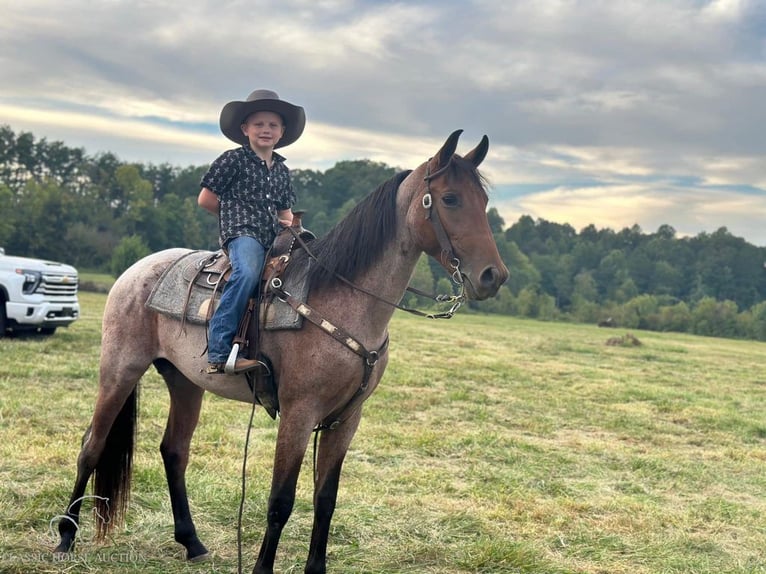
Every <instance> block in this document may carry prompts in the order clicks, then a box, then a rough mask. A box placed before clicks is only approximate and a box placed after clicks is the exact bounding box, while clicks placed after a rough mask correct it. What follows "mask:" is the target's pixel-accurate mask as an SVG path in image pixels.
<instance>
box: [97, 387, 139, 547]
mask: <svg viewBox="0 0 766 574" xmlns="http://www.w3.org/2000/svg"><path fill="white" fill-rule="evenodd" d="M137 419H138V385H136V387H135V388H134V389H133V392H132V393H130V396H129V397H128V398H127V400H126V401H125V404H124V405H123V406H122V409H120V412H119V414H118V415H117V418H116V419H115V421H114V424H113V425H112V428H111V430H110V431H109V435H108V436H107V438H106V444H105V445H104V450H103V451H102V453H101V457H100V458H99V460H98V463H97V464H96V469H95V472H94V475H93V494H94V495H95V498H94V501H93V510H94V512H95V513H96V517H95V518H96V519H95V522H96V525H97V526H96V539H97V540H103V539H104V538H105V537H106V536H107V535H108V534H109V533H110V532H111V531H112V529H114V528H115V527H116V526H120V525H121V524H122V521H123V518H124V516H125V510H126V509H127V506H128V500H129V499H130V482H131V478H132V474H133V450H134V446H135V437H136V421H137Z"/></svg>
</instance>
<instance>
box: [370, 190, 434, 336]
mask: <svg viewBox="0 0 766 574" xmlns="http://www.w3.org/2000/svg"><path fill="white" fill-rule="evenodd" d="M411 193H412V192H411V191H408V190H407V189H405V188H404V187H402V188H401V189H400V191H399V193H398V195H397V206H398V210H397V233H396V235H395V237H394V239H393V240H392V242H391V245H390V246H388V248H387V249H386V250H385V252H384V254H383V257H382V258H381V259H380V261H378V262H377V263H376V264H375V265H373V266H371V267H370V268H369V269H367V270H366V271H365V272H364V273H362V274H360V275H359V276H358V277H357V280H356V281H355V283H356V284H357V285H358V286H359V287H361V288H363V289H364V290H366V291H368V292H370V293H374V294H375V295H376V296H377V297H379V298H380V299H384V300H385V301H387V302H388V303H382V302H381V301H380V300H378V299H376V298H375V297H370V296H369V295H364V298H365V301H366V305H369V307H370V309H369V313H370V315H371V316H374V317H379V320H380V321H384V322H385V323H386V324H387V323H388V321H389V320H390V318H391V315H393V312H394V307H393V306H392V305H391V304H390V303H398V302H399V301H400V300H401V298H402V296H403V295H404V293H405V290H406V289H407V285H409V282H410V278H411V277H412V274H413V272H414V270H415V266H416V265H417V262H418V259H419V258H420V254H421V251H420V249H419V248H418V247H417V246H416V245H415V242H414V239H413V237H412V234H411V230H410V228H409V226H408V225H407V223H406V222H407V215H408V214H407V212H408V209H409V205H410V196H411Z"/></svg>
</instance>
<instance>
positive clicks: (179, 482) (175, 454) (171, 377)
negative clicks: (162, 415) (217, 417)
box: [154, 359, 208, 561]
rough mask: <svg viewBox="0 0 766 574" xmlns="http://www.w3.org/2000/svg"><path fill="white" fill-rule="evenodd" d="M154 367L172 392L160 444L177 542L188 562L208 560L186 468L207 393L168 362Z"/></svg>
mask: <svg viewBox="0 0 766 574" xmlns="http://www.w3.org/2000/svg"><path fill="white" fill-rule="evenodd" d="M154 366H155V367H156V368H157V371H159V373H160V374H161V375H162V377H163V378H164V379H165V382H166V383H167V386H168V391H169V392H170V413H169V414H168V423H167V426H166V427H165V434H164V436H163V437H162V442H161V444H160V453H161V454H162V462H163V464H164V465H165V476H166V477H167V480H168V490H169V491H170V505H171V507H172V508H173V527H174V537H175V540H176V542H178V543H179V544H182V545H183V546H184V547H185V548H186V558H187V559H188V560H192V561H198V560H204V559H205V558H207V557H208V550H207V548H205V546H204V544H202V542H200V540H199V538H198V537H197V529H196V528H195V527H194V522H193V521H192V517H191V511H190V510H189V498H188V496H187V493H186V466H187V464H188V463H189V445H190V444H191V439H192V436H193V435H194V429H195V428H196V427H197V422H198V421H199V413H200V409H201V407H202V396H203V395H204V393H205V391H204V389H202V388H201V387H198V386H197V385H195V384H194V383H192V382H191V381H190V380H189V379H187V378H186V377H185V376H184V375H183V374H181V372H180V371H179V370H178V369H176V367H175V366H174V365H173V364H171V363H170V362H168V361H166V360H164V359H158V360H157V361H155V362H154Z"/></svg>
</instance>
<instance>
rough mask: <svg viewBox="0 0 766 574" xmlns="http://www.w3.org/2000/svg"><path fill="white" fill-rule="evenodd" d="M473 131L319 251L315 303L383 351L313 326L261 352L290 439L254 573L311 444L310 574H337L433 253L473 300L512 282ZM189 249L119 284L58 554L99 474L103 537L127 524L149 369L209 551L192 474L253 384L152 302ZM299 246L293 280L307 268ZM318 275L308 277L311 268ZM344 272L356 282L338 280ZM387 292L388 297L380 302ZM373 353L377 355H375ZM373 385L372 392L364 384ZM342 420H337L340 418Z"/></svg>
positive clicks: (312, 280) (269, 554) (193, 536)
mask: <svg viewBox="0 0 766 574" xmlns="http://www.w3.org/2000/svg"><path fill="white" fill-rule="evenodd" d="M460 133H461V130H459V131H456V132H454V133H453V134H452V135H451V136H450V137H449V138H448V139H447V141H446V142H445V143H444V145H443V146H442V148H441V149H440V150H439V151H438V152H437V154H436V155H435V156H433V157H432V158H431V159H429V160H428V161H427V162H425V163H423V164H422V165H420V166H419V167H418V168H417V169H415V170H414V171H412V172H402V173H401V174H399V175H398V176H396V177H395V178H392V180H391V181H389V182H387V183H386V184H383V185H381V186H380V188H378V189H377V190H376V191H374V192H373V193H371V194H370V195H368V196H367V197H366V198H365V199H364V200H362V201H361V202H360V203H359V204H357V206H356V207H355V208H354V209H353V210H352V211H351V212H350V213H349V214H348V215H347V216H346V217H345V218H344V219H343V221H341V222H340V223H339V224H338V225H337V226H336V227H335V228H334V229H332V230H331V231H330V232H329V233H328V234H327V235H326V236H324V237H322V238H320V239H317V240H315V241H313V242H312V243H311V251H312V253H313V255H314V256H315V257H316V261H314V262H312V265H311V266H310V269H311V270H310V271H309V279H308V280H309V285H310V294H309V296H308V301H307V303H308V305H310V307H311V308H312V309H314V310H316V311H317V312H318V313H320V314H321V315H322V316H324V317H327V318H329V319H331V320H332V322H333V323H334V324H335V325H339V326H342V328H343V329H345V331H346V332H347V333H351V334H353V336H354V337H355V339H356V341H358V342H360V343H361V345H362V346H363V347H364V348H366V349H371V350H372V351H371V352H369V353H368V354H367V358H362V357H360V355H359V354H357V353H354V352H352V351H351V350H350V349H349V348H348V347H346V346H344V345H342V344H340V343H339V342H338V341H337V340H336V339H335V338H333V337H330V336H328V334H327V333H326V332H324V331H323V330H322V329H320V328H318V327H316V326H315V325H314V324H304V326H303V327H302V328H301V329H298V330H281V331H268V332H264V333H263V335H262V338H261V340H260V349H261V352H262V353H263V354H265V355H266V356H268V357H269V359H270V360H271V363H272V365H273V372H274V373H275V375H276V378H277V380H278V400H279V407H280V413H279V415H280V416H279V430H278V435H277V444H276V454H275V459H274V469H273V475H272V484H271V493H270V496H269V501H268V510H267V525H266V532H265V535H264V538H263V542H262V545H261V549H260V553H259V555H258V559H257V561H256V563H255V566H254V568H253V573H255V574H257V573H271V572H273V567H274V559H275V556H276V551H277V544H278V543H279V538H280V535H281V533H282V529H283V528H284V526H285V524H286V522H287V520H288V518H289V517H290V514H291V512H292V509H293V503H294V500H295V489H296V483H297V480H298V473H299V472H300V469H301V463H302V461H303V457H304V454H305V452H306V449H307V447H308V443H309V439H310V438H311V436H312V432H314V431H315V430H316V431H317V432H320V433H321V434H320V437H321V438H320V440H319V446H318V452H317V453H316V463H315V465H316V468H315V492H314V525H313V529H312V534H311V544H310V549H309V555H308V561H307V564H306V568H305V572H307V573H312V574H315V573H324V572H325V571H326V554H327V539H328V534H329V529H330V520H331V518H332V515H333V512H334V510H335V503H336V496H337V492H338V484H339V480H340V473H341V465H342V463H343V459H344V457H345V455H346V452H347V450H348V448H349V444H350V443H351V440H352V438H353V436H354V433H355V431H356V429H357V426H358V425H359V421H360V418H361V414H362V409H361V401H362V400H364V399H365V398H367V397H368V396H369V395H370V394H371V393H372V392H373V390H374V389H375V387H376V386H377V384H378V382H379V381H380V378H381V377H382V375H383V371H384V370H385V368H386V364H387V362H388V355H387V353H386V349H387V342H388V324H389V321H390V319H391V317H392V315H393V312H394V307H393V306H392V305H391V304H390V303H388V302H391V301H399V300H400V299H401V297H402V296H403V294H404V292H405V289H406V288H407V283H408V281H409V280H410V277H411V275H412V273H413V271H414V268H415V265H416V263H417V261H418V258H419V257H420V254H421V253H423V252H425V253H428V254H429V255H431V256H432V257H434V258H435V259H437V260H438V261H439V262H440V263H441V264H442V266H443V267H444V268H445V269H446V270H447V271H448V272H449V273H450V274H451V275H452V276H453V279H455V280H456V281H458V282H460V283H462V285H463V287H464V288H465V293H466V294H467V296H468V297H469V298H471V299H475V300H481V299H486V298H488V297H491V296H493V295H494V294H495V293H496V292H497V290H498V289H499V288H500V286H501V285H502V284H503V283H504V282H505V281H506V280H507V278H508V270H507V269H506V267H505V265H504V264H503V262H502V260H501V258H500V255H499V254H498V251H497V246H496V245H495V242H494V240H493V237H492V233H491V230H490V227H489V223H488V221H487V216H486V206H487V193H486V191H485V189H484V185H483V180H482V178H481V177H480V175H479V173H478V171H477V169H476V168H477V166H478V165H479V164H480V163H481V162H482V160H483V159H484V157H485V155H486V153H487V149H488V147H489V141H488V139H487V137H486V136H484V137H483V138H482V140H481V142H480V143H479V144H478V145H477V146H476V148H475V149H473V150H472V151H470V152H469V153H468V154H466V155H465V156H464V157H460V156H459V155H456V154H455V149H456V147H457V142H458V138H459V136H460ZM186 253H188V250H184V249H168V250H166V251H162V252H159V253H155V254H153V255H149V256H148V257H146V258H144V259H142V260H140V261H138V262H137V263H135V264H134V265H133V266H132V267H131V268H130V269H128V270H127V271H126V272H125V273H124V274H123V275H122V276H120V278H119V279H118V280H117V281H116V282H115V284H114V286H113V288H112V289H111V292H110V293H109V296H108V299H107V302H106V307H105V309H104V315H103V331H102V343H101V345H102V347H101V363H100V374H99V387H98V397H97V400H96V406H95V411H94V414H93V418H92V420H91V424H90V426H89V427H88V430H87V431H86V432H85V435H84V437H83V442H82V449H81V451H80V455H79V457H78V460H77V478H76V481H75V485H74V490H73V492H72V496H71V498H70V503H69V506H68V508H67V511H66V514H65V515H64V517H63V519H62V520H61V521H60V522H59V533H60V535H61V539H60V543H59V545H58V546H57V547H56V549H55V552H56V553H66V552H70V551H72V550H73V548H74V544H75V536H76V534H77V530H78V522H79V514H80V509H81V504H82V499H83V496H84V494H85V489H86V486H87V483H88V480H89V478H90V477H91V475H94V481H93V482H94V495H95V496H94V499H95V502H94V510H95V511H96V515H97V516H98V517H106V516H108V517H109V518H111V520H97V525H96V535H97V538H103V537H104V536H105V535H106V534H108V533H109V531H110V530H111V529H112V528H113V527H114V526H115V524H119V522H120V519H121V517H122V516H123V515H124V512H125V510H126V506H127V497H128V493H129V489H130V481H131V470H132V455H133V446H134V434H135V424H136V416H137V397H138V384H139V380H140V379H141V376H142V375H143V374H144V373H145V372H146V370H147V369H148V368H149V366H150V365H152V364H154V366H155V368H156V369H157V370H158V371H159V373H160V374H161V375H162V377H163V378H164V380H165V382H166V383H167V387H168V390H169V393H170V413H169V417H168V421H167V427H166V429H165V433H164V436H163V438H162V441H161V444H160V452H161V454H162V460H163V463H164V466H165V473H166V475H167V481H168V487H169V490H170V500H171V505H172V509H173V519H174V525H175V528H174V535H175V540H176V541H177V542H179V543H180V544H182V545H183V546H184V547H185V548H186V554H187V558H188V559H189V560H197V559H201V558H204V557H206V556H207V554H208V550H207V548H205V546H204V545H203V544H202V542H200V540H199V538H198V537H197V532H196V529H195V526H194V523H193V521H192V517H191V513H190V511H189V503H188V499H187V493H186V481H185V471H186V466H187V463H188V458H189V445H190V442H191V439H192V434H193V433H194V429H195V427H196V425H197V422H198V419H199V413H200V407H201V403H202V396H203V394H204V392H205V391H206V390H207V391H210V392H213V393H215V394H217V395H220V396H222V397H226V398H229V399H234V400H237V401H243V402H248V403H251V402H253V396H252V393H251V391H250V388H249V386H248V384H247V381H246V378H245V376H243V375H239V376H226V375H207V374H204V373H203V372H202V371H203V368H204V367H205V365H206V356H205V348H206V343H205V329H204V327H203V326H201V325H191V324H186V325H182V322H181V321H179V320H177V319H173V318H170V317H168V316H165V315H163V314H158V313H157V312H155V311H152V310H150V309H148V308H147V307H146V306H145V302H146V300H147V296H148V295H149V293H150V291H151V289H152V286H153V285H154V284H155V283H156V282H157V280H158V278H159V277H160V275H161V274H162V272H163V270H164V269H166V268H167V267H168V266H169V265H170V264H171V263H172V262H173V261H175V260H177V259H178V258H179V257H180V256H182V255H184V254H186ZM301 257H304V258H305V257H306V255H305V250H298V251H297V252H296V254H295V255H294V257H293V259H292V262H291V263H290V265H289V266H288V268H287V270H286V271H285V273H286V274H287V273H290V271H291V270H294V269H295V268H299V267H300V266H301V265H302V266H303V269H304V270H305V261H304V262H303V264H302V263H301V261H300V260H301ZM304 272H305V271H304ZM339 277H343V278H344V279H345V280H339ZM371 294H374V295H375V296H371ZM370 357H374V358H375V360H370ZM363 379H366V381H367V382H366V385H363V386H360V385H362V381H363ZM330 419H333V420H341V424H336V425H329V426H328V425H326V421H327V420H330Z"/></svg>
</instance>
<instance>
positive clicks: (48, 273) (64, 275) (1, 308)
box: [0, 247, 80, 337]
mask: <svg viewBox="0 0 766 574" xmlns="http://www.w3.org/2000/svg"><path fill="white" fill-rule="evenodd" d="M77 284H78V276H77V270H76V269H75V268H74V267H72V266H71V265H65V264H63V263H56V262H54V261H44V260H42V259H30V258H27V257H11V256H8V255H6V254H5V250H4V249H3V248H1V247H0V337H3V336H4V335H5V334H6V333H7V332H9V331H14V332H16V331H37V332H39V333H42V334H44V335H52V334H53V333H54V332H55V331H56V328H57V327H66V326H68V325H69V324H70V323H72V322H74V321H75V320H77V318H78V317H79V316H80V303H79V302H78V300H77Z"/></svg>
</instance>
